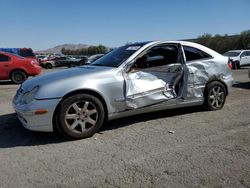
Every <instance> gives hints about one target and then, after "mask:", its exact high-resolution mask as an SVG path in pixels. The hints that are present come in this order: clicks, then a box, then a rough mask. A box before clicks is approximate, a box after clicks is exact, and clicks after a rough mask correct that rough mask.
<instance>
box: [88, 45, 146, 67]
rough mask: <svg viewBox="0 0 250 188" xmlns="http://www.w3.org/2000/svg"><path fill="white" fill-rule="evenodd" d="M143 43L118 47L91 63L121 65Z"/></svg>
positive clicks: (108, 65)
mask: <svg viewBox="0 0 250 188" xmlns="http://www.w3.org/2000/svg"><path fill="white" fill-rule="evenodd" d="M141 47H142V45H136V44H135V45H126V46H122V47H120V48H116V49H114V50H112V51H111V52H109V53H108V54H106V55H104V56H103V57H101V58H100V59H98V60H96V61H94V62H93V63H92V64H90V65H95V66H107V67H119V66H120V65H121V64H122V63H123V62H124V61H126V60H127V59H128V58H129V57H130V56H131V55H132V54H133V53H134V52H136V51H137V50H138V49H140V48H141Z"/></svg>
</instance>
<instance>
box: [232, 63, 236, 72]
mask: <svg viewBox="0 0 250 188" xmlns="http://www.w3.org/2000/svg"><path fill="white" fill-rule="evenodd" d="M232 69H233V70H235V69H236V62H235V61H233V62H232Z"/></svg>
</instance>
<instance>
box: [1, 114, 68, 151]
mask: <svg viewBox="0 0 250 188" xmlns="http://www.w3.org/2000/svg"><path fill="white" fill-rule="evenodd" d="M0 122H1V123H0V148H11V147H17V146H33V145H45V144H51V143H59V142H65V141H66V140H65V139H64V138H62V137H60V136H59V135H55V134H53V133H43V132H33V131H28V130H26V129H25V128H23V127H22V125H21V123H20V122H19V121H18V119H17V117H16V115H15V114H14V113H13V114H7V115H0Z"/></svg>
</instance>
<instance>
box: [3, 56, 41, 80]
mask: <svg viewBox="0 0 250 188" xmlns="http://www.w3.org/2000/svg"><path fill="white" fill-rule="evenodd" d="M40 72H41V67H40V66H39V63H38V61H37V60H36V59H30V58H24V57H21V56H18V55H15V54H12V53H8V52H2V51H0V80H8V79H11V80H12V82H14V83H16V84H21V83H23V82H24V81H25V80H26V79H27V78H28V77H29V76H35V75H38V74H40Z"/></svg>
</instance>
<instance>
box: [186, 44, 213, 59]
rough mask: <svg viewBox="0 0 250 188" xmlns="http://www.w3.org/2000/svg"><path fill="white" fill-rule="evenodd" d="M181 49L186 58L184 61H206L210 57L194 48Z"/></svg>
mask: <svg viewBox="0 0 250 188" xmlns="http://www.w3.org/2000/svg"><path fill="white" fill-rule="evenodd" d="M183 48H184V53H185V56H186V61H193V60H199V59H206V58H211V57H212V56H210V55H209V54H207V53H206V52H203V51H202V50H200V49H197V48H194V47H190V46H183Z"/></svg>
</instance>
